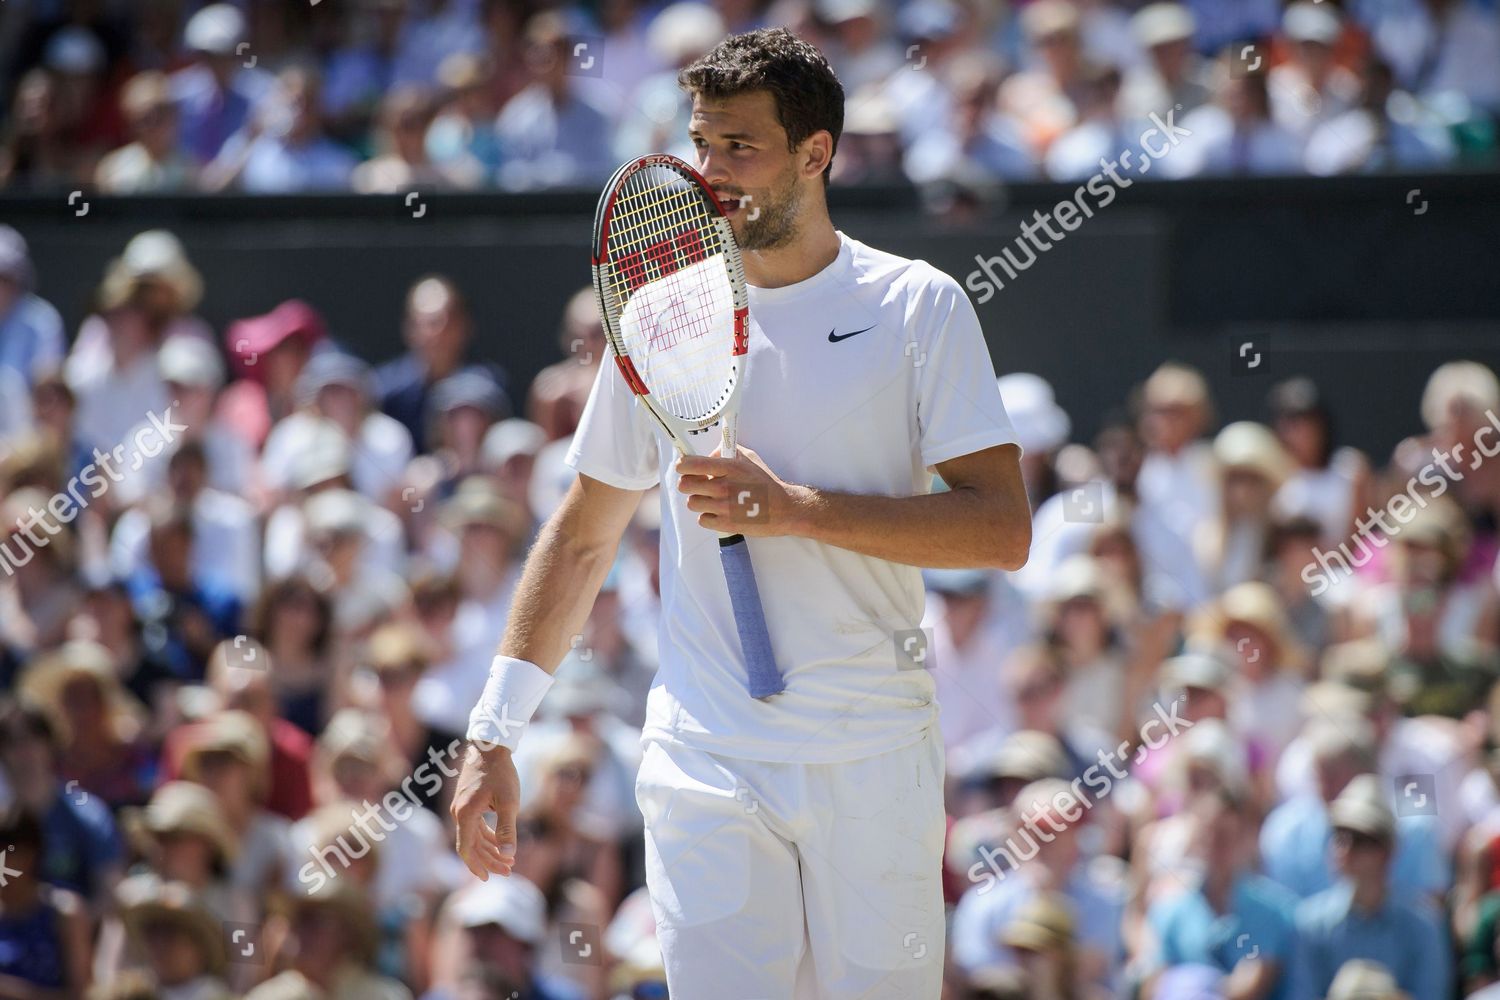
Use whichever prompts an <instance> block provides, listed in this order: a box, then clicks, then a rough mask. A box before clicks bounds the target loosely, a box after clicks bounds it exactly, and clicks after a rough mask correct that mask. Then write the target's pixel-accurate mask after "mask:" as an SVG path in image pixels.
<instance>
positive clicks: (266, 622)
mask: <svg viewBox="0 0 1500 1000" xmlns="http://www.w3.org/2000/svg"><path fill="white" fill-rule="evenodd" d="M247 624H248V626H249V632H250V634H251V635H253V636H254V637H255V638H256V639H257V640H258V641H259V642H260V644H261V645H262V646H263V647H265V651H266V653H267V654H268V655H269V656H270V665H269V666H268V667H267V668H266V669H267V670H268V671H269V673H270V677H271V686H272V688H273V690H274V691H275V694H276V705H277V711H276V714H277V715H278V716H279V717H281V718H283V719H285V720H287V721H288V722H290V723H292V724H293V725H295V726H298V727H299V728H301V729H302V731H303V732H305V733H308V734H309V735H311V736H316V735H317V734H318V733H320V732H322V730H323V724H324V723H325V722H326V721H327V719H328V717H329V716H330V715H332V714H333V711H332V703H333V702H334V701H336V700H337V699H338V698H339V697H340V695H341V694H342V692H340V691H338V690H337V689H336V688H335V687H334V684H333V681H334V680H335V678H334V677H333V676H332V675H333V666H334V664H333V657H332V655H331V654H332V649H331V647H332V644H333V639H334V621H333V603H332V601H331V600H330V599H329V597H328V595H327V594H326V593H325V592H323V591H321V590H319V589H318V588H317V587H315V586H313V584H312V582H311V581H310V580H308V579H307V577H305V576H289V577H283V578H281V579H279V580H274V581H271V582H270V583H268V584H267V586H266V588H265V590H264V591H263V592H262V593H261V595H260V600H259V602H258V603H257V604H256V606H255V608H254V609H253V610H252V611H251V613H250V616H249V621H248V622H247Z"/></svg>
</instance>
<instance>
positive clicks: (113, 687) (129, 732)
mask: <svg viewBox="0 0 1500 1000" xmlns="http://www.w3.org/2000/svg"><path fill="white" fill-rule="evenodd" d="M79 680H87V681H90V682H92V683H93V684H94V685H95V686H96V687H97V689H98V691H99V696H100V698H101V699H102V700H103V702H104V710H105V714H106V716H107V717H108V720H109V721H108V723H107V725H109V727H110V729H111V731H112V733H113V735H114V737H115V739H117V740H120V741H122V742H127V743H128V742H130V741H132V740H134V739H135V738H136V736H137V735H138V734H139V733H140V731H141V728H142V725H143V723H144V720H145V718H146V712H145V709H144V707H143V706H142V705H141V703H140V702H139V701H137V700H136V698H135V696H134V695H132V694H131V693H130V692H129V691H127V690H126V689H125V687H124V685H122V684H121V683H120V678H119V676H118V675H117V674H116V673H115V668H114V658H113V656H111V654H110V652H109V650H108V649H106V648H105V647H104V646H102V645H100V644H99V643H97V642H93V641H92V640H87V639H72V640H69V641H68V642H65V643H63V644H62V645H61V646H59V647H57V648H56V649H54V650H52V651H51V652H48V653H45V654H43V655H42V656H40V657H38V658H37V660H36V661H35V662H34V663H33V664H32V665H31V667H30V669H28V670H27V671H26V673H25V674H23V675H22V676H21V680H20V683H19V685H18V686H17V693H18V694H19V696H20V697H21V699H22V700H24V701H29V702H31V703H32V704H35V705H37V706H38V707H40V708H41V709H42V710H43V711H45V712H46V713H47V715H48V717H49V718H51V720H52V724H53V725H54V726H55V727H57V729H58V731H59V733H61V734H62V736H63V738H64V739H71V733H70V732H69V729H68V719H67V714H66V713H65V712H64V711H63V707H62V701H63V692H64V690H65V689H66V688H67V687H68V685H69V684H72V683H73V682H75V681H79Z"/></svg>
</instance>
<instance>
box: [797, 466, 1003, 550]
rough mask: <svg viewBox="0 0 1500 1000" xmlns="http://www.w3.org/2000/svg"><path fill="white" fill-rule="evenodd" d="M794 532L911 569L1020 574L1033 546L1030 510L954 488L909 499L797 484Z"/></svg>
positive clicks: (963, 488) (968, 489) (972, 491)
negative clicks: (914, 567) (1015, 508)
mask: <svg viewBox="0 0 1500 1000" xmlns="http://www.w3.org/2000/svg"><path fill="white" fill-rule="evenodd" d="M797 492H798V493H799V494H800V496H799V502H798V504H797V507H798V518H797V523H796V526H795V527H794V528H793V533H794V534H797V535H802V536H804V537H807V538H811V539H813V540H814V541H819V542H823V543H825V544H827V545H835V546H838V547H839V548H841V549H850V550H852V551H854V552H859V553H861V554H863V555H867V556H875V557H877V558H880V559H889V560H890V561H891V562H898V563H906V564H907V565H911V566H929V567H933V568H941V569H971V568H994V569H1007V570H1013V569H1019V568H1020V567H1021V566H1023V565H1025V562H1026V554H1027V552H1028V550H1029V549H1030V547H1031V513H1030V511H1028V510H1023V509H1021V510H1012V509H1007V507H1006V506H1004V505H1002V504H999V503H997V502H995V501H992V500H989V499H986V498H985V497H984V496H982V495H981V493H980V492H979V491H978V490H975V489H971V488H967V487H959V488H956V489H952V490H949V491H947V492H945V493H932V494H926V495H923V496H912V497H886V496H867V495H861V494H856V493H835V492H832V491H829V490H820V489H817V488H815V487H810V486H803V487H798V488H797Z"/></svg>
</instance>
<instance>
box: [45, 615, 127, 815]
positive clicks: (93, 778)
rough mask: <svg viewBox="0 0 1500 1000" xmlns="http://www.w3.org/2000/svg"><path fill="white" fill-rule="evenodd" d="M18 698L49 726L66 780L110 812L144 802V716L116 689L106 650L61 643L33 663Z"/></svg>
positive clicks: (85, 643)
mask: <svg viewBox="0 0 1500 1000" xmlns="http://www.w3.org/2000/svg"><path fill="white" fill-rule="evenodd" d="M17 693H18V695H19V696H20V697H21V698H22V699H23V700H25V701H28V702H30V703H31V704H34V705H37V706H39V707H40V708H42V710H43V711H45V712H46V713H47V714H48V716H49V718H50V719H51V722H52V725H53V727H54V729H55V730H56V731H57V733H58V734H59V736H60V743H59V747H60V751H59V755H58V761H59V770H60V774H61V776H62V778H63V779H64V780H72V781H76V782H77V787H80V788H82V789H84V790H85V791H87V792H89V793H90V794H92V795H96V796H98V797H99V798H100V799H101V800H103V801H104V802H106V803H108V804H109V805H110V806H112V807H115V808H118V807H120V806H124V805H137V804H139V803H141V802H143V801H145V798H146V795H147V794H148V791H149V789H150V787H151V779H152V776H153V761H152V759H151V755H150V750H149V748H148V746H147V745H146V743H145V741H144V738H143V729H144V723H145V718H146V713H145V711H144V709H143V707H142V706H141V704H140V703H139V702H137V701H136V699H135V698H134V697H133V696H132V695H131V694H130V692H128V691H127V690H126V689H125V687H124V685H122V684H121V683H120V680H119V677H118V675H117V674H116V673H115V669H114V659H113V657H111V656H110V653H109V651H108V650H107V649H105V648H104V647H103V646H100V645H99V644H98V643H95V642H92V641H89V640H86V639H74V640H71V641H69V642H66V643H63V644H62V645H61V646H59V647H57V648H56V649H54V650H50V651H48V652H47V653H45V654H43V655H42V656H39V657H37V658H36V659H35V660H34V661H33V662H32V663H31V665H30V666H29V667H28V668H27V670H26V672H25V673H23V674H22V675H21V679H20V682H19V683H18V684H17Z"/></svg>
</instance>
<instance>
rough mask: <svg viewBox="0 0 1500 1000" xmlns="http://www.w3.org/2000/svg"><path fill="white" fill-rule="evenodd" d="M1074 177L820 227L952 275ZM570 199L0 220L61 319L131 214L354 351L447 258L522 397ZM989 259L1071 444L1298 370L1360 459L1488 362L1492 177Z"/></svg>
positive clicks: (870, 199)
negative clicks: (1143, 414) (1193, 386)
mask: <svg viewBox="0 0 1500 1000" xmlns="http://www.w3.org/2000/svg"><path fill="white" fill-rule="evenodd" d="M1072 192H1073V188H1072V187H1071V186H1063V185H1054V184H1033V185H1023V186H1017V187H1015V188H1012V189H1011V190H1010V191H1009V192H1008V194H1007V197H1006V200H1005V202H1004V204H1003V205H1002V206H997V207H991V208H989V209H987V210H983V211H979V212H974V213H970V214H968V215H965V216H963V217H957V216H955V215H949V216H945V217H941V218H940V217H935V216H933V215H931V214H929V213H927V212H925V211H924V210H923V209H922V208H921V206H920V205H919V204H918V201H917V198H916V195H915V194H914V193H913V192H911V191H907V190H882V191H838V190H836V191H835V192H834V195H835V201H834V219H835V222H836V224H837V225H838V226H839V227H840V228H841V229H843V230H844V231H845V232H846V233H848V234H849V235H851V236H853V237H855V238H857V239H861V240H864V241H865V242H868V243H871V244H873V245H875V246H878V247H880V248H883V249H886V250H890V251H892V252H895V253H899V254H902V255H905V256H911V257H922V258H925V259H927V260H930V261H931V262H932V263H934V264H935V265H937V266H938V267H940V268H942V269H943V270H945V271H947V272H949V273H950V274H952V275H954V276H955V277H956V278H958V280H959V281H960V282H961V283H962V282H967V280H968V278H969V275H970V274H971V272H973V271H975V270H976V268H977V264H976V256H982V257H997V256H999V255H1000V254H1001V252H1002V250H1003V249H1004V248H1005V247H1007V246H1009V247H1011V248H1012V254H1013V255H1014V256H1015V257H1016V259H1017V260H1019V261H1020V262H1021V263H1022V264H1024V263H1025V262H1026V260H1027V256H1026V254H1025V253H1024V252H1022V251H1021V250H1019V249H1017V248H1016V247H1015V243H1014V241H1015V240H1017V239H1018V238H1019V236H1020V230H1019V227H1020V225H1021V224H1022V222H1026V221H1034V216H1033V213H1034V212H1036V211H1046V210H1048V209H1049V208H1050V207H1051V206H1053V205H1054V204H1056V203H1057V202H1058V201H1059V200H1060V199H1065V198H1071V197H1072ZM1097 203H1098V202H1097V200H1095V204H1097ZM85 204H86V205H87V211H85V213H84V214H83V215H78V214H76V213H77V212H78V211H79V209H80V208H83V207H84V206H85ZM593 208H594V196H593V194H592V193H580V194H576V195H575V194H554V193H549V194H542V195H534V196H525V195H455V196H446V197H444V196H436V195H427V194H423V195H421V196H419V197H417V198H415V199H413V200H410V201H409V202H408V200H407V199H404V198H385V197H370V196H354V195H339V196H331V197H285V198H280V197H278V198H265V197H254V198H252V197H218V198H197V197H185V198H149V199H120V198H113V199H110V198H99V197H95V196H93V195H84V196H83V197H82V198H77V199H74V202H73V204H71V205H70V204H68V203H67V199H66V197H56V198H47V199H41V200H37V199H20V198H14V197H11V198H0V220H4V221H6V222H9V223H11V224H12V225H15V226H16V227H17V228H18V229H20V230H21V231H22V233H24V234H25V236H26V237H27V239H28V240H29V241H30V243H31V247H32V254H33V258H34V260H35V262H36V265H37V270H38V272H39V274H40V275H41V278H40V287H39V291H40V292H41V293H42V294H43V295H45V296H46V297H48V298H49V299H51V300H52V301H53V302H54V303H55V304H56V305H57V307H58V308H59V309H60V310H61V311H62V312H63V314H64V317H65V318H66V320H67V322H68V325H69V327H70V329H71V328H75V327H76V325H77V323H78V321H79V320H80V319H81V318H82V317H83V316H84V315H85V313H86V310H87V306H88V302H89V298H90V296H91V294H92V292H93V289H94V286H95V285H96V283H97V282H98V280H99V278H100V275H101V274H102V272H103V269H104V266H105V263H106V261H107V260H108V259H109V257H111V256H112V255H114V254H116V253H118V252H119V250H120V248H121V247H122V246H123V244H124V243H125V241H126V240H127V239H128V238H129V237H130V236H131V235H133V234H134V233H136V232H138V231H140V230H142V229H147V228H156V227H165V228H169V229H172V230H173V231H174V232H176V233H177V235H178V236H179V237H180V238H181V239H182V240H183V242H184V243H185V244H186V246H187V249H188V251H189V253H190V255H191V256H192V259H193V260H194V262H195V263H196V265H197V266H198V267H199V268H200V269H201V270H202V272H203V274H204V277H205V284H206V287H207V294H206V296H205V299H204V302H203V304H202V306H201V307H200V309H199V312H200V313H201V314H202V315H203V316H204V317H205V318H207V319H208V320H209V321H210V322H212V323H214V324H215V326H216V327H218V328H220V329H222V328H223V326H224V324H226V323H227V322H228V321H229V320H232V319H234V318H236V317H241V316H247V315H253V314H256V313H261V312H264V311H266V310H268V309H270V308H271V307H272V306H274V305H275V304H276V303H277V302H279V301H281V300H282V299H284V298H289V297H293V296H297V297H301V298H304V299H306V300H308V301H309V302H311V303H313V304H314V305H315V306H317V307H318V308H319V309H321V310H323V311H324V313H325V315H326V316H327V317H328V319H329V323H330V327H331V328H332V330H333V332H334V334H335V336H337V337H338V338H339V339H340V340H341V341H342V342H344V343H345V344H346V346H348V347H349V348H350V349H352V350H355V351H356V352H358V353H360V354H362V355H364V356H366V357H368V358H370V359H371V360H375V361H378V360H382V359H384V358H387V357H389V356H391V355H393V354H395V353H396V352H397V351H398V350H399V349H400V315H401V308H402V299H403V296H404V294H405V291H406V289H407V287H408V286H409V285H410V284H411V282H412V281H413V280H414V279H415V278H416V277H418V276H419V275H421V274H424V273H428V272H440V273H444V274H448V275H450V276H452V277H453V278H455V279H456V280H457V281H458V283H459V285H460V286H461V287H462V288H463V289H464V291H465V293H466V294H467V295H468V297H469V299H470V302H471V305H472V309H473V312H474V315H475V318H476V323H477V331H478V343H479V346H480V350H481V351H482V353H484V354H486V355H488V356H490V357H492V358H493V359H495V360H498V361H500V362H502V363H504V364H505V365H506V366H507V367H508V368H509V369H510V370H511V373H512V376H513V378H514V379H515V381H516V383H517V386H518V389H520V390H524V387H525V385H526V383H528V382H529V380H530V379H531V377H532V376H533V375H534V374H535V373H536V371H537V370H539V369H540V368H541V367H542V366H543V365H545V364H547V363H549V362H551V361H552V360H555V358H556V357H557V356H558V347H557V327H558V320H559V316H560V313H561V309H562V306H563V303H564V302H565V301H566V299H567V297H568V296H569V295H570V294H571V293H572V292H573V291H574V290H576V289H578V288H581V287H583V286H584V285H586V284H587V282H588V276H589V272H588V244H589V231H590V225H591V222H592V218H593ZM1058 228H1059V227H1057V226H1056V224H1054V226H1053V229H1054V231H1057V230H1058ZM1041 238H1042V239H1046V236H1045V235H1044V234H1043V235H1041ZM996 273H997V274H998V275H999V276H1000V277H1001V278H1002V280H1003V281H1004V282H1005V287H1003V288H1002V289H1000V290H999V291H998V292H995V293H993V294H991V295H989V296H987V297H986V301H984V302H983V303H980V302H978V299H979V298H980V297H981V296H982V294H983V293H979V294H971V299H973V300H974V301H975V302H976V307H977V309H978V311H979V315H980V318H981V320H982V321H983V323H984V327H985V332H986V334H987V336H988V338H989V341H990V347H991V352H992V354H993V355H994V358H995V363H996V367H997V369H998V370H1000V371H1001V372H1004V371H1018V370H1030V371H1035V372H1038V373H1040V374H1042V375H1043V376H1045V377H1046V378H1048V379H1049V380H1050V381H1051V382H1052V383H1053V384H1054V385H1055V386H1056V388H1057V394H1058V398H1059V401H1060V402H1061V403H1062V405H1063V406H1064V407H1065V408H1066V409H1067V410H1068V411H1069V412H1070V413H1072V414H1073V415H1074V419H1075V428H1074V436H1075V439H1077V440H1086V439H1087V438H1088V437H1089V436H1090V435H1091V434H1092V433H1093V431H1094V430H1095V429H1096V427H1097V425H1098V422H1099V419H1100V418H1101V417H1102V416H1103V415H1104V413H1105V411H1106V410H1107V409H1108V408H1110V407H1112V406H1115V405H1117V404H1119V403H1121V402H1122V401H1123V400H1124V397H1125V393H1126V392H1127V390H1128V389H1129V387H1130V386H1131V385H1132V384H1133V383H1135V382H1137V381H1139V380H1140V379H1141V378H1143V377H1144V376H1145V375H1147V374H1148V373H1149V372H1150V371H1151V369H1152V368H1154V367H1155V366H1156V365H1157V364H1159V363H1160V362H1161V361H1163V360H1166V359H1168V358H1177V359H1181V360H1185V361H1188V362H1191V363H1193V364H1196V365H1198V366H1199V367H1201V368H1202V369H1203V370H1204V371H1205V372H1206V373H1207V375H1208V376H1209V378H1210V379H1211V381H1212V383H1213V385H1214V388H1215V394H1216V397H1217V399H1218V402H1219V411H1220V416H1221V417H1222V418H1223V419H1226V420H1228V419H1237V418H1242V417H1263V416H1264V414H1263V411H1262V400H1263V399H1264V395H1265V391H1266V389H1267V388H1268V387H1269V385H1270V383H1271V382H1272V381H1273V380H1274V379H1276V378H1278V377H1282V376H1285V375H1289V374H1295V373H1304V374H1308V375H1311V376H1313V377H1314V378H1316V379H1317V381H1318V384H1319V385H1320V386H1321V387H1323V389H1324V391H1325V392H1326V394H1327V396H1328V397H1329V399H1330V401H1331V403H1332V405H1333V406H1334V408H1335V412H1336V414H1337V417H1338V420H1339V423H1340V429H1341V432H1342V437H1343V438H1344V439H1345V440H1346V441H1347V442H1348V443H1351V444H1355V445H1358V446H1361V447H1363V448H1366V449H1369V450H1370V451H1372V452H1373V453H1374V454H1375V455H1376V457H1377V458H1378V459H1383V458H1384V457H1386V455H1388V453H1389V449H1390V448H1391V446H1392V445H1394V444H1395V443H1396V441H1397V440H1399V439H1400V437H1401V436H1402V435H1403V434H1406V433H1410V432H1411V431H1413V430H1414V429H1416V428H1417V427H1418V426H1419V423H1418V421H1419V417H1418V413H1417V402H1418V399H1419V396H1420V393H1421V388H1422V385H1423V383H1424V380H1425V379H1426V377H1427V375H1428V374H1429V373H1430V372H1431V371H1432V369H1433V368H1435V367H1437V365H1439V364H1440V363H1442V362H1443V361H1445V360H1451V359H1454V358H1459V357H1471V358H1475V359H1477V360H1480V361H1484V362H1486V363H1488V364H1490V365H1491V366H1493V367H1496V368H1500V177H1497V176H1483V175H1475V176H1453V175H1446V176H1432V177H1381V178H1353V179H1343V180H1311V179H1284V180H1254V181H1233V182H1224V181H1195V182H1187V181H1179V182H1174V183H1170V184H1146V183H1137V184H1134V185H1132V186H1131V187H1130V188H1129V189H1128V190H1122V191H1119V192H1118V197H1117V198H1116V199H1115V200H1114V203H1113V204H1111V205H1109V206H1107V207H1105V208H1103V209H1102V210H1099V211H1097V212H1096V214H1095V215H1094V216H1093V218H1091V219H1087V220H1085V221H1083V222H1082V224H1081V225H1079V226H1078V227H1077V228H1076V229H1075V230H1074V231H1072V232H1070V233H1065V238H1064V239H1063V240H1062V241H1061V242H1059V243H1056V244H1055V245H1053V246H1052V248H1051V249H1050V250H1048V251H1046V252H1044V253H1040V254H1039V255H1038V256H1037V258H1036V261H1035V263H1033V264H1032V265H1031V266H1030V267H1029V268H1027V269H1026V270H1024V271H1020V272H1018V273H1017V274H1016V276H1015V278H1014V279H1012V278H1010V277H1009V276H1008V275H1005V274H1004V272H1003V271H1001V270H1000V269H998V268H996ZM979 287H981V283H980V280H979V279H976V280H975V283H974V284H970V285H969V286H968V289H969V291H970V292H971V293H973V292H974V291H975V289H976V288H979ZM1257 358H1258V359H1259V360H1258V362H1257ZM1252 363H1254V364H1253V366H1252Z"/></svg>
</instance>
